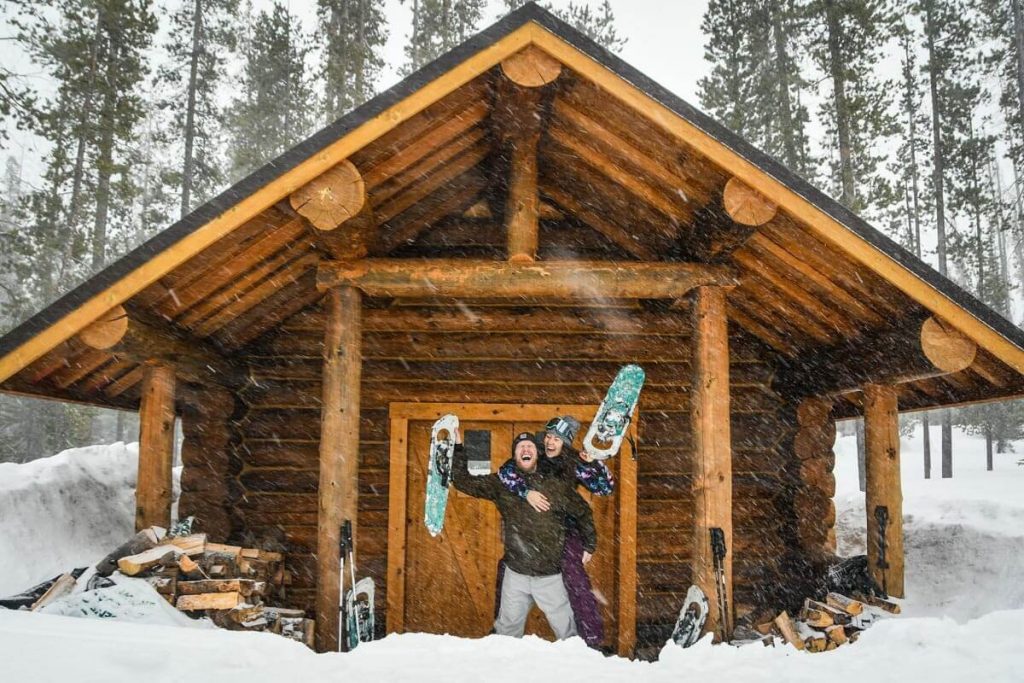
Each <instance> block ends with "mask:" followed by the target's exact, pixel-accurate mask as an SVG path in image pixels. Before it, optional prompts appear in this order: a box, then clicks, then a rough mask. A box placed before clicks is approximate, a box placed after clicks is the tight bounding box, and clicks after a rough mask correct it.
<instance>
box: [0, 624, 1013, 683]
mask: <svg viewBox="0 0 1024 683" xmlns="http://www.w3.org/2000/svg"><path fill="white" fill-rule="evenodd" d="M1022 630H1024V611H1020V610H1018V611H1014V612H996V613H993V614H989V615H987V616H985V617H983V618H981V619H977V620H974V621H971V622H969V623H967V624H957V623H956V622H954V621H953V620H951V619H891V620H888V621H884V622H881V623H879V624H877V625H876V626H874V627H872V628H871V629H870V630H869V631H867V632H866V633H865V634H864V635H863V636H862V637H861V639H860V641H859V642H858V643H857V644H856V646H853V647H843V648H839V649H838V650H835V651H833V652H827V653H821V654H816V655H809V654H806V653H801V652H797V651H796V650H794V649H792V648H790V647H788V646H786V647H779V648H765V647H761V646H760V645H751V646H746V647H743V648H730V647H712V646H710V645H708V644H707V643H706V642H702V643H698V644H697V645H696V646H694V647H693V648H690V649H689V650H681V649H679V648H677V647H675V646H672V647H667V648H666V649H665V650H664V651H663V652H662V657H661V661H659V662H657V663H653V664H652V663H645V662H631V661H628V660H624V659H620V658H617V657H608V658H606V657H603V656H601V655H600V654H598V653H597V652H594V651H593V650H589V649H587V648H586V647H585V646H584V645H583V643H582V642H581V641H579V640H575V641H567V642H562V643H553V644H552V643H547V642H545V641H542V640H539V639H537V638H524V639H523V640H514V639H511V638H504V637H501V636H489V637H487V638H483V639H480V640H468V639H462V638H454V637H450V636H434V635H426V634H409V635H402V636H389V637H387V638H385V639H384V640H380V641H377V642H374V643H367V644H364V645H361V646H360V647H359V648H358V649H357V650H356V651H355V652H353V653H350V654H346V655H338V654H328V655H316V654H314V653H312V652H311V651H310V650H308V649H306V648H305V647H304V646H303V645H301V644H299V643H296V642H294V641H290V640H287V639H285V638H281V637H280V636H275V635H272V634H267V633H239V632H232V631H222V630H211V631H197V630H194V629H182V628H172V627H166V626H146V627H139V626H137V625H135V624H129V623H124V622H115V621H106V620H86V619H67V618H62V617H55V616H49V615H40V614H28V613H24V612H8V611H2V610H0V659H2V661H3V662H4V675H5V677H8V678H9V679H10V680H39V681H68V680H74V681H75V682H76V683H87V682H89V681H97V682H101V681H102V682H103V683H106V682H107V681H111V680H134V679H137V678H140V677H141V678H143V679H145V680H146V681H150V682H154V683H156V682H160V681H169V682H170V681H173V682H175V683H180V681H196V682H199V681H225V680H229V681H230V680H245V681H247V682H249V683H255V682H258V681H268V682H270V681H273V682H275V683H279V682H280V681H282V680H317V681H339V682H341V681H355V680H357V681H389V682H390V681H422V682H424V683H433V682H435V681H436V682H438V683H456V682H459V681H473V682H474V683H475V682H476V681H481V680H483V681H488V682H489V683H491V682H494V683H501V682H503V681H509V682H510V683H511V682H514V683H522V681H531V682H540V681H560V682H563V681H575V680H581V681H582V680H585V681H588V683H599V682H603V681H626V680H643V681H655V682H657V681H665V682H666V683H668V682H669V681H672V682H673V683H676V682H678V681H680V680H689V681H706V680H721V681H725V680H742V681H744V682H745V683H756V682H758V681H771V682H772V683H778V681H780V680H783V681H787V683H790V682H800V681H813V682H814V683H820V681H823V680H827V681H843V680H861V679H863V678H865V677H870V678H871V680H872V681H879V682H885V681H908V680H928V681H932V682H933V683H937V682H940V681H954V680H960V679H962V678H963V677H964V676H965V675H966V674H968V673H969V674H970V676H971V677H972V678H974V679H975V680H984V681H986V682H987V683H999V682H1002V681H1020V680H1024V658H1021V657H1020V652H1019V647H1020V646H1019V643H1018V640H1019V634H1020V633H1021V632H1022ZM173 653H178V654H173ZM55 654H57V656H55Z"/></svg>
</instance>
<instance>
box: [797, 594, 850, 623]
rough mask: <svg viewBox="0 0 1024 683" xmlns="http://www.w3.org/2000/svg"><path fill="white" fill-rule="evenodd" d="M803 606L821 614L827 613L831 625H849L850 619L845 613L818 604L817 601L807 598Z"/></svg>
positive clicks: (821, 603)
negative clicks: (830, 619)
mask: <svg viewBox="0 0 1024 683" xmlns="http://www.w3.org/2000/svg"><path fill="white" fill-rule="evenodd" d="M804 606H805V607H808V608H810V609H814V610H819V611H821V612H825V613H827V614H828V615H829V616H830V617H831V618H832V623H833V624H842V625H845V624H849V623H850V618H851V617H850V615H849V614H848V613H847V612H844V611H843V610H841V609H836V608H835V607H832V606H830V605H826V604H825V603H823V602H818V601H817V600H811V599H810V598H808V599H807V600H805V601H804Z"/></svg>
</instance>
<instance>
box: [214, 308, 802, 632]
mask: <svg viewBox="0 0 1024 683" xmlns="http://www.w3.org/2000/svg"><path fill="white" fill-rule="evenodd" d="M453 314H454V315H453ZM688 321H689V316H688V314H687V312H685V311H672V312H667V313H662V314H658V313H652V312H650V311H645V310H643V309H640V308H631V309H626V308H616V309H610V310H608V311H595V310H579V309H565V308H548V309H537V308H535V309H531V310H530V311H525V310H523V309H502V308H493V307H491V308H483V307H478V308H474V309H473V310H472V311H463V312H458V310H457V309H454V308H442V307H439V306H423V307H405V306H403V307H394V308H392V309H387V310H386V311H385V310H368V311H367V312H366V315H365V316H364V335H363V356H364V363H363V379H362V414H361V434H360V438H361V448H360V471H359V538H358V539H357V546H358V548H357V549H358V558H357V559H358V568H359V573H360V574H366V575H369V576H372V577H374V579H375V580H376V582H377V609H378V610H379V612H378V619H377V623H378V624H384V623H385V619H384V610H385V606H386V595H387V586H386V585H385V579H386V575H387V521H388V520H387V514H388V443H387V439H388V419H387V418H388V404H389V403H391V402H395V401H411V400H417V399H418V400H423V401H431V402H448V401H451V402H481V403H520V402H521V403H588V402H590V403H595V404H596V403H598V402H599V401H600V400H601V398H602V397H603V393H604V390H605V388H606V386H607V384H608V383H609V382H610V380H611V379H612V377H614V374H615V372H616V371H617V370H618V368H619V367H620V366H621V364H623V363H625V362H630V361H633V362H639V363H641V364H643V365H644V367H645V369H646V370H647V386H646V387H645V389H644V393H643V396H642V398H641V405H640V411H641V420H640V425H639V429H640V444H639V448H640V456H639V458H640V459H639V480H638V487H639V491H638V495H639V503H638V505H639V510H638V537H639V538H638V548H637V550H638V567H637V570H638V596H637V620H638V626H639V628H640V633H641V637H644V634H648V635H649V637H650V638H653V639H656V638H659V637H662V636H663V635H664V634H665V632H666V631H667V630H669V629H671V625H672V623H673V622H674V620H675V618H676V616H677V614H678V610H679V607H680V603H681V601H682V599H683V596H684V595H685V592H686V589H687V587H688V586H689V581H690V579H689V553H690V547H689V544H690V534H691V527H692V510H691V507H690V505H691V495H690V481H691V472H692V468H691V465H690V449H691V447H692V444H691V441H692V440H691V434H690V417H689V402H688V388H689V382H690V376H691V372H690V365H689V354H690V352H689V348H690V333H689V328H688ZM403 330H405V331H403ZM553 330H559V332H557V333H556V332H553ZM322 339H323V316H322V314H321V313H320V312H319V311H318V310H315V309H311V310H307V311H306V312H303V313H302V314H300V315H298V316H295V317H294V318H292V319H291V320H290V321H288V322H286V323H285V325H284V326H282V328H281V329H280V330H278V331H277V332H275V333H274V334H272V335H270V336H268V337H266V338H264V339H262V340H260V341H259V342H258V343H257V344H256V345H255V346H253V347H250V349H249V358H248V361H249V363H250V371H251V374H252V377H253V379H254V380H255V382H256V384H254V385H252V386H250V387H249V388H247V389H246V390H245V391H244V392H242V394H241V399H242V401H243V402H244V404H245V406H246V412H245V414H244V416H243V417H242V418H241V419H238V420H237V421H236V423H235V424H236V427H237V429H238V431H239V433H240V434H241V439H242V442H241V447H240V448H239V452H240V453H241V457H242V461H243V465H242V469H241V471H240V472H239V473H238V474H237V476H236V477H235V478H234V482H235V483H236V484H237V486H238V487H239V488H240V489H241V490H242V491H243V495H242V496H241V499H240V500H239V501H238V504H237V505H236V506H235V508H234V513H235V515H236V520H235V523H236V525H237V530H236V534H237V533H239V531H241V530H244V531H246V532H249V533H253V534H255V535H256V536H257V537H259V536H261V535H273V534H275V533H279V532H278V531H277V530H280V531H282V532H283V534H284V537H285V539H286V543H287V550H288V562H289V566H290V568H291V570H292V572H293V583H292V585H291V587H290V589H289V600H290V603H291V604H292V605H293V606H296V607H301V608H305V609H312V606H313V601H314V588H315V581H316V576H315V561H314V558H313V553H314V550H315V546H316V509H317V508H316V504H317V496H316V490H317V450H318V438H319V433H320V405H319V402H320V368H321V343H322ZM731 341H732V349H731V356H732V363H731V375H732V386H731V391H732V399H733V415H732V417H733V427H732V430H733V445H734V454H733V458H734V462H733V471H734V485H735V487H736V489H735V493H734V498H735V501H736V502H735V508H736V509H735V512H734V518H735V525H736V532H735V544H736V562H735V572H736V600H737V606H738V608H739V609H738V611H739V613H740V614H743V613H744V611H746V610H749V609H750V608H751V607H752V606H754V605H756V604H758V603H759V602H760V601H761V597H760V595H759V588H758V587H759V586H762V585H765V584H766V583H773V582H775V581H776V580H777V578H778V575H779V567H780V562H781V558H782V557H783V555H784V553H785V551H786V547H787V543H788V542H789V541H788V540H787V539H788V538H789V536H787V533H786V531H785V529H784V528H783V527H784V526H785V521H786V520H785V518H784V515H785V514H786V512H787V511H790V513H791V511H792V502H791V500H790V499H789V498H787V495H788V494H787V491H791V488H792V487H788V488H787V487H784V486H783V483H784V480H785V478H786V477H787V476H790V475H789V474H788V472H789V470H790V468H789V467H788V461H787V459H786V456H785V453H784V449H783V448H782V446H783V445H784V444H789V443H791V442H792V433H793V431H794V425H793V423H792V421H791V420H789V419H788V418H787V417H786V415H785V414H784V413H783V412H781V408H780V406H781V402H780V401H779V399H778V397H777V396H776V395H775V394H774V393H772V390H771V388H770V386H771V380H772V377H773V371H774V369H773V366H772V364H771V362H770V360H769V359H768V357H769V356H770V352H767V351H765V350H764V347H762V346H760V345H759V344H757V343H756V342H752V341H750V340H749V338H747V337H742V338H741V337H736V338H734V339H733V340H731ZM780 520H781V521H780Z"/></svg>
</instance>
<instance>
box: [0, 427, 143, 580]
mask: <svg viewBox="0 0 1024 683" xmlns="http://www.w3.org/2000/svg"><path fill="white" fill-rule="evenodd" d="M137 469H138V444H123V443H115V444H112V445H109V446H89V447H86V448H72V449H70V450H66V451H63V452H62V453H58V454H57V455H54V456H51V457H49V458H40V459H38V460H33V461H31V462H27V463H24V464H14V463H0V595H10V594H12V593H17V592H19V591H21V590H24V589H26V588H28V587H29V586H32V585H35V584H37V583H39V582H41V581H45V580H46V579H49V578H52V577H54V576H56V575H57V574H60V573H62V572H65V571H67V570H69V569H71V568H73V567H82V566H86V565H91V564H95V562H96V561H97V560H99V559H100V558H102V557H103V556H104V555H106V554H107V553H108V552H110V551H111V550H113V549H114V548H116V547H117V546H119V545H120V544H121V543H123V542H124V541H125V540H126V539H127V538H129V537H131V536H132V534H134V533H135V479H136V474H137Z"/></svg>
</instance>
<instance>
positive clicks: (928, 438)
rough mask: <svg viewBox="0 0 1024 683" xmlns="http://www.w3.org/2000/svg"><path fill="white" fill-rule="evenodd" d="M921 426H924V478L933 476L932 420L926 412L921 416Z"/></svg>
mask: <svg viewBox="0 0 1024 683" xmlns="http://www.w3.org/2000/svg"><path fill="white" fill-rule="evenodd" d="M921 426H922V427H924V444H923V445H924V449H923V450H924V478H925V479H931V478H932V433H931V432H932V430H931V420H930V419H929V418H928V413H927V412H925V413H924V415H923V416H922V417H921Z"/></svg>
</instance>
